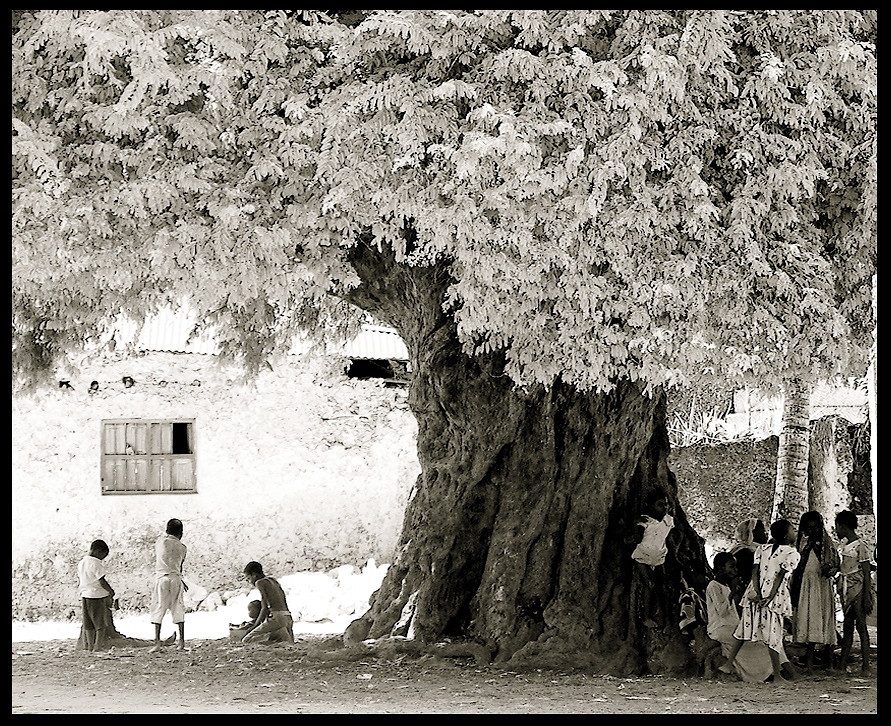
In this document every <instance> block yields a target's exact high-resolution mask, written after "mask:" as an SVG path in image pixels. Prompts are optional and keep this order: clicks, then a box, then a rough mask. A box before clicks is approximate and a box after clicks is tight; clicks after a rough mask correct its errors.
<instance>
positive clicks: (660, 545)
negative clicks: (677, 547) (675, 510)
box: [631, 514, 674, 566]
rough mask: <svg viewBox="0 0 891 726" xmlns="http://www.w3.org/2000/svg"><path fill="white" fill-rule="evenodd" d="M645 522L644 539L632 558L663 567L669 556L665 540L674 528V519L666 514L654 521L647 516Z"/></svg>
mask: <svg viewBox="0 0 891 726" xmlns="http://www.w3.org/2000/svg"><path fill="white" fill-rule="evenodd" d="M643 520H644V521H643V528H644V534H643V539H642V540H641V542H640V544H639V545H637V547H635V548H634V552H632V553H631V558H632V559H634V560H636V561H637V562H642V563H643V564H645V565H652V566H656V565H661V564H663V563H664V562H665V556H666V555H667V554H668V547H666V546H665V540H666V538H667V537H668V533H669V532H670V531H671V528H672V527H674V518H673V517H672V516H671V515H670V514H666V515H665V516H664V517H662V519H653V518H652V517H650V516H647V515H646V514H645V515H644V516H643Z"/></svg>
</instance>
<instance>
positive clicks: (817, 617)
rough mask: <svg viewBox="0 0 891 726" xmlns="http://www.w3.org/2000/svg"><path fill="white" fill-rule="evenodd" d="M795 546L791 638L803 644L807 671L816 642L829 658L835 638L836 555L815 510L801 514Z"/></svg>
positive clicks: (829, 659) (820, 517)
mask: <svg viewBox="0 0 891 726" xmlns="http://www.w3.org/2000/svg"><path fill="white" fill-rule="evenodd" d="M797 547H798V552H799V553H800V554H801V560H800V561H799V562H798V567H796V568H795V572H794V573H793V574H792V585H791V594H792V607H793V609H794V611H795V617H794V618H793V621H792V623H793V627H792V640H793V642H795V643H805V644H806V646H805V647H806V650H805V661H804V667H805V670H806V671H811V670H812V669H813V667H814V651H815V650H816V647H817V645H818V644H819V645H820V646H821V647H822V649H823V650H824V651H826V652H828V654H829V656H830V657H829V658H828V659H827V662H829V661H831V655H832V649H833V648H835V645H836V642H837V641H838V634H837V633H836V630H835V587H834V582H833V580H834V578H835V576H836V575H837V574H838V568H839V558H838V552H837V551H836V549H835V543H834V542H833V541H832V538H831V537H830V536H829V533H828V532H827V531H826V528H825V526H824V525H823V516H822V515H821V514H820V513H819V512H816V511H810V512H805V513H804V514H802V515H801V521H800V522H799V526H798V543H797Z"/></svg>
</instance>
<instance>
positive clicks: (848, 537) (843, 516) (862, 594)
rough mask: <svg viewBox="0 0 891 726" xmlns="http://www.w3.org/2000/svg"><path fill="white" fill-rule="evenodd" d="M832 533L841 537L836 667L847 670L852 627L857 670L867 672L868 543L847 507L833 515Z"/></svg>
mask: <svg viewBox="0 0 891 726" xmlns="http://www.w3.org/2000/svg"><path fill="white" fill-rule="evenodd" d="M835 533H836V535H838V538H839V540H844V542H843V543H842V544H841V546H840V547H839V554H840V555H841V577H839V578H838V594H839V597H840V598H841V604H842V612H844V623H843V625H842V647H841V656H840V658H839V663H838V667H839V669H840V670H843V671H844V670H847V667H848V656H849V655H850V653H851V646H852V645H853V644H854V628H855V627H856V628H857V634H858V635H859V636H860V659H861V663H860V669H861V670H862V671H863V672H868V671H869V630H867V628H866V616H867V615H869V614H870V613H871V612H872V608H873V605H874V603H875V600H874V598H873V592H872V567H871V564H870V561H869V546H868V545H867V544H866V543H865V542H864V541H863V540H862V539H860V537H859V535H858V534H857V515H856V514H854V513H853V512H851V511H849V510H847V509H845V510H844V511H842V512H839V513H838V514H836V515H835Z"/></svg>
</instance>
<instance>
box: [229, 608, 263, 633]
mask: <svg viewBox="0 0 891 726" xmlns="http://www.w3.org/2000/svg"><path fill="white" fill-rule="evenodd" d="M260 606H261V603H260V601H259V600H251V601H250V602H249V603H248V605H247V611H248V619H247V620H245V621H244V622H242V623H241V624H236V623H229V642H230V643H241V639H242V638H243V637H244V636H245V635H247V634H248V633H249V632H250V630H251V628H252V627H253V625H254V621H255V620H256V619H257V616H258V615H259V614H260Z"/></svg>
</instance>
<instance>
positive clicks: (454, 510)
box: [348, 245, 708, 674]
mask: <svg viewBox="0 0 891 726" xmlns="http://www.w3.org/2000/svg"><path fill="white" fill-rule="evenodd" d="M352 263H353V266H354V267H355V269H356V270H357V272H358V273H359V275H360V277H361V278H362V280H363V284H362V285H361V286H360V287H359V288H358V289H356V290H353V291H352V292H351V293H350V300H351V301H352V302H354V303H355V304H357V305H359V306H360V307H362V308H364V309H367V310H369V311H371V312H372V313H374V314H375V315H377V316H378V317H379V318H381V319H383V320H386V321H387V322H388V323H390V324H391V325H393V326H394V327H396V328H397V329H398V330H400V332H401V334H402V336H403V339H404V340H405V342H406V345H407V347H408V349H409V354H410V357H411V364H412V378H411V388H410V393H409V403H410V406H411V408H412V410H413V412H414V414H415V416H416V417H417V421H418V434H417V445H418V458H419V461H420V464H421V470H422V473H421V474H420V476H419V477H418V480H417V482H416V484H415V486H414V489H413V491H412V493H411V496H410V500H409V504H408V507H407V511H406V514H405V519H404V523H403V532H402V535H401V538H400V542H399V547H398V552H397V554H396V556H395V559H394V562H393V563H392V564H391V566H390V568H389V569H388V572H387V574H386V576H385V578H384V580H383V583H382V584H381V587H380V589H379V590H378V591H377V592H376V593H375V594H374V596H373V597H372V600H371V603H370V605H371V606H370V608H369V610H368V612H367V613H365V615H364V616H363V617H362V618H360V619H358V620H357V621H355V622H354V623H353V624H352V625H351V626H350V629H349V630H348V635H349V636H350V638H352V640H353V641H355V640H356V639H365V638H373V639H378V638H384V637H392V636H404V637H406V638H411V639H417V640H420V641H422V642H427V643H434V642H437V641H438V640H441V639H443V638H459V639H466V640H471V641H474V642H476V643H479V644H482V645H483V646H484V647H485V648H486V649H488V651H489V652H490V653H491V657H492V659H493V660H494V661H496V662H501V663H506V664H509V665H511V666H522V665H536V666H541V665H551V666H584V667H590V668H593V669H595V670H597V671H599V672H605V673H621V674H629V673H643V672H678V671H683V670H685V669H687V668H689V667H690V665H691V656H690V649H689V648H688V646H687V642H686V639H685V637H684V636H683V635H682V634H681V633H680V631H679V628H678V608H677V602H678V597H679V595H680V581H681V575H682V572H683V574H684V575H685V577H686V579H687V581H688V582H690V583H691V584H692V583H695V584H697V585H699V587H700V589H701V588H704V585H705V576H706V573H707V570H708V565H707V563H706V562H705V555H704V549H703V540H702V539H701V538H700V537H699V536H698V535H697V534H696V533H695V532H694V531H693V530H692V528H691V527H690V526H689V524H688V522H687V520H686V517H685V515H684V513H683V511H682V510H681V508H680V506H679V504H678V502H677V486H676V483H675V479H674V476H673V475H672V474H671V472H670V471H669V470H668V466H667V455H668V450H669V445H668V436H667V430H666V425H665V418H666V410H665V399H664V396H662V395H657V396H655V397H652V398H651V397H647V396H645V395H643V394H642V393H641V392H640V391H639V390H638V388H637V387H636V386H635V385H632V384H631V383H628V382H624V383H620V384H619V385H618V386H617V387H616V389H615V391H614V392H612V393H610V394H593V393H582V392H579V391H577V390H575V389H573V388H572V387H570V386H568V385H566V384H563V383H559V382H557V383H555V384H554V385H553V386H552V387H550V388H545V387H542V386H539V387H534V388H531V389H528V390H522V389H519V388H517V387H515V386H514V385H513V383H512V381H511V380H510V379H509V378H508V377H507V376H506V375H505V374H504V372H503V369H504V366H503V360H502V359H501V357H500V356H498V355H490V356H485V357H473V358H471V357H469V356H467V355H465V354H464V353H463V352H462V350H461V346H460V343H459V341H458V336H457V329H456V326H455V323H454V321H453V319H452V317H451V316H450V315H448V314H447V313H446V312H444V311H443V308H442V301H443V299H444V292H445V289H446V287H447V285H448V282H449V279H448V275H447V272H446V268H445V267H441V266H433V267H428V268H416V267H415V268H411V267H406V266H403V265H399V264H397V263H396V262H395V261H394V260H393V258H392V255H389V254H387V253H382V252H379V251H376V250H374V249H373V248H372V247H370V246H366V245H360V246H359V247H357V248H356V249H355V250H354V252H353V258H352ZM657 486H658V487H663V488H664V489H665V490H666V491H667V492H668V493H669V498H670V501H671V502H672V504H673V506H674V516H675V523H676V524H675V528H674V530H673V531H672V533H671V535H670V537H669V542H668V545H669V551H670V554H669V558H668V560H667V562H666V564H665V572H666V578H665V580H666V585H665V588H664V591H663V592H662V593H660V594H661V596H662V597H663V598H664V599H665V601H666V602H667V603H668V608H667V610H666V612H667V613H668V615H667V617H666V618H665V621H664V622H663V623H661V624H660V625H661V626H663V627H662V628H661V629H647V628H644V627H643V625H642V624H641V621H642V620H643V619H644V618H646V617H647V616H648V615H647V614H646V613H642V612H641V611H640V602H641V593H640V588H641V582H640V580H639V577H638V575H637V574H636V570H635V567H634V565H635V563H634V562H633V561H632V560H631V557H630V554H631V550H632V549H633V547H634V544H633V542H631V541H630V539H629V537H630V535H631V534H632V533H633V529H634V520H635V518H636V517H637V516H639V515H640V514H641V513H642V507H643V498H644V496H645V495H646V493H647V492H648V491H649V490H650V489H652V488H655V487H657Z"/></svg>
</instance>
